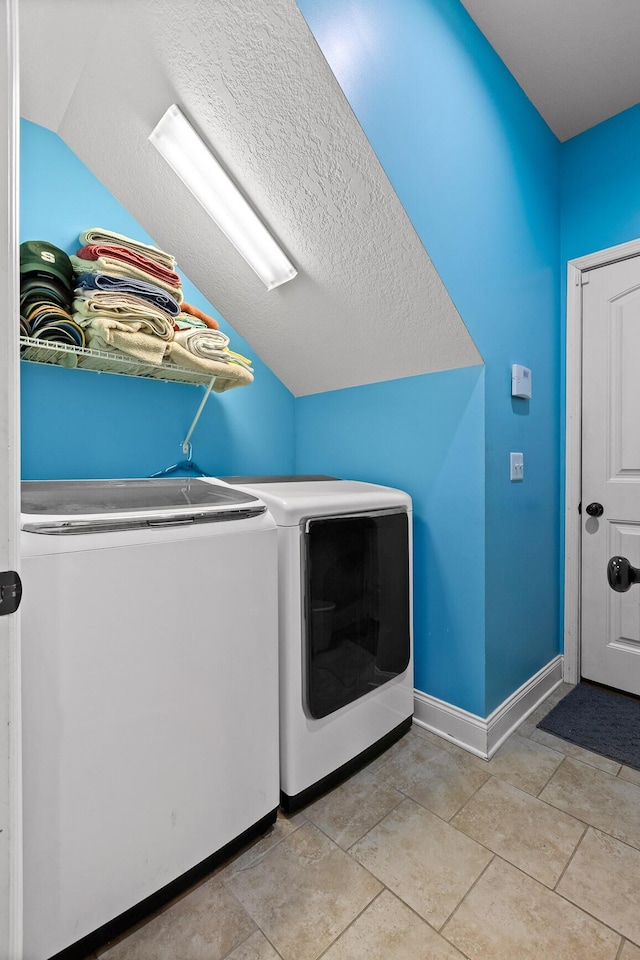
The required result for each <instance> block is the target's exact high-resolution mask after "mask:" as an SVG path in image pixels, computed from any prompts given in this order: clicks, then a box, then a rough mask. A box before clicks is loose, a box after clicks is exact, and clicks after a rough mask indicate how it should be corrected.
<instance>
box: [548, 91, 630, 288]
mask: <svg viewBox="0 0 640 960" xmlns="http://www.w3.org/2000/svg"><path fill="white" fill-rule="evenodd" d="M638 157H640V104H639V105H638V106H635V107H631V109H630V110H625V111H624V112H623V113H619V114H618V115H617V116H616V117H612V119H611V120H606V121H605V122H604V123H600V124H598V126H597V127H593V128H592V129H591V130H587V131H586V132H585V133H582V134H580V136H577V137H573V139H572V140H568V141H567V142H566V143H563V145H562V162H561V170H562V206H561V216H562V261H563V262H562V269H563V278H566V261H567V260H571V259H573V258H575V257H582V256H585V255H586V254H588V253H595V252H596V251H597V250H603V249H605V248H606V247H612V246H615V244H618V243H625V242H626V241H628V240H636V239H637V238H638V237H640V165H639V163H638Z"/></svg>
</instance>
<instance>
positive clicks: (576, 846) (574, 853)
mask: <svg viewBox="0 0 640 960" xmlns="http://www.w3.org/2000/svg"><path fill="white" fill-rule="evenodd" d="M553 809H554V810H555V809H557V808H556V807H554V808H553ZM579 822H580V823H582V822H583V821H582V820H580V821H579ZM588 830H589V824H586V826H585V828H584V830H583V831H582V836H581V837H580V839H579V840H578V842H577V843H576V845H575V847H574V848H573V852H572V854H571V856H570V857H569V859H568V860H567V862H566V863H565V865H564V867H563V869H562V870H561V871H560V876H559V877H558V879H557V880H556V882H555V884H554V886H553V887H552V888H551V889H552V890H553V892H554V893H557V894H558V896H559V897H562V894H561V893H559V892H558V884H559V883H560V881H561V880H562V878H563V877H564V875H565V873H566V872H567V870H568V869H569V866H570V864H571V863H572V862H573V858H574V857H575V855H576V853H577V852H578V847H579V846H580V844H581V843H582V841H583V840H584V838H585V837H586V835H587V831H588ZM566 899H567V898H566V897H563V900H566Z"/></svg>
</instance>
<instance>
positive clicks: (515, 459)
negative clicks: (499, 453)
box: [509, 453, 524, 480]
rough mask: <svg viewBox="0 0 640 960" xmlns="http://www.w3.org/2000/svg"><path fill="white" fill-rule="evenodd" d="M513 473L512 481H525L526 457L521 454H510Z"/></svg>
mask: <svg viewBox="0 0 640 960" xmlns="http://www.w3.org/2000/svg"><path fill="white" fill-rule="evenodd" d="M509 457H510V463H511V471H510V474H509V479H510V480H524V456H523V454H521V453H510V454H509Z"/></svg>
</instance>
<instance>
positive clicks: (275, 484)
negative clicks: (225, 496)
mask: <svg viewBox="0 0 640 960" xmlns="http://www.w3.org/2000/svg"><path fill="white" fill-rule="evenodd" d="M222 479H224V480H225V482H226V483H233V485H234V486H235V488H236V489H238V488H239V489H241V490H245V491H247V492H249V493H253V494H255V495H256V496H258V497H259V498H260V499H261V500H263V501H264V503H266V505H267V507H268V508H269V512H270V513H271V515H272V517H273V518H274V520H275V522H276V523H277V524H278V526H297V525H298V524H300V523H302V522H303V521H305V520H308V519H310V518H312V517H326V516H341V515H348V514H352V513H363V512H372V511H377V510H392V509H406V510H407V511H409V510H411V506H412V505H411V497H410V496H409V494H408V493H405V492H404V491H403V490H396V489H395V488H394V487H385V486H381V485H379V484H376V483H365V482H364V481H360V480H338V479H336V478H335V477H324V476H322V477H315V476H313V477H312V476H292V477H224V478H222Z"/></svg>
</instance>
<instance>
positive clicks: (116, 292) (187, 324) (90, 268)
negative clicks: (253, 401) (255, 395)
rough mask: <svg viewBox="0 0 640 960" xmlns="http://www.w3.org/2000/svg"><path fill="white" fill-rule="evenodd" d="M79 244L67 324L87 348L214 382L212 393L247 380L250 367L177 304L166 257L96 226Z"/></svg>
mask: <svg viewBox="0 0 640 960" xmlns="http://www.w3.org/2000/svg"><path fill="white" fill-rule="evenodd" d="M80 243H81V244H82V246H81V247H80V248H79V249H78V250H77V252H76V254H75V255H74V256H72V257H71V258H70V263H71V265H72V268H73V270H74V272H75V299H74V300H73V304H72V308H73V319H74V321H75V322H76V324H77V325H78V326H79V327H80V328H81V329H82V330H83V331H84V333H85V335H86V338H87V342H88V344H89V346H90V347H94V348H97V349H100V350H107V351H111V350H115V351H119V352H122V353H127V354H129V355H131V356H133V357H136V358H137V359H139V360H142V361H144V362H145V363H150V364H154V365H157V366H160V365H161V364H162V363H169V364H175V365H178V366H183V367H186V368H187V369H189V370H197V371H198V372H201V373H202V374H205V375H209V376H211V377H214V376H215V377H216V378H217V379H216V382H215V383H214V386H213V390H214V391H216V392H221V391H223V390H228V389H230V388H231V387H235V386H242V385H243V384H248V383H251V382H252V381H253V369H252V367H251V361H250V360H248V359H247V358H246V357H243V356H241V355H240V354H238V353H235V352H234V351H233V350H230V349H229V338H228V337H227V336H226V335H225V334H223V333H221V332H220V331H219V329H218V322H217V320H215V318H214V317H210V316H208V315H207V314H205V313H203V312H202V311H201V310H199V309H198V308H197V307H194V306H192V305H190V304H188V303H184V302H183V295H182V282H181V279H180V275H179V274H178V273H177V272H176V263H175V258H174V257H173V256H172V255H171V254H169V253H165V251H164V250H160V249H159V248H158V247H154V246H151V245H149V244H145V243H142V242H141V241H138V240H134V239H132V238H131V237H125V236H123V235H122V234H119V233H114V232H113V231H110V230H105V229H102V228H100V227H93V228H91V229H90V230H86V231H85V232H84V233H82V234H80Z"/></svg>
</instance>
